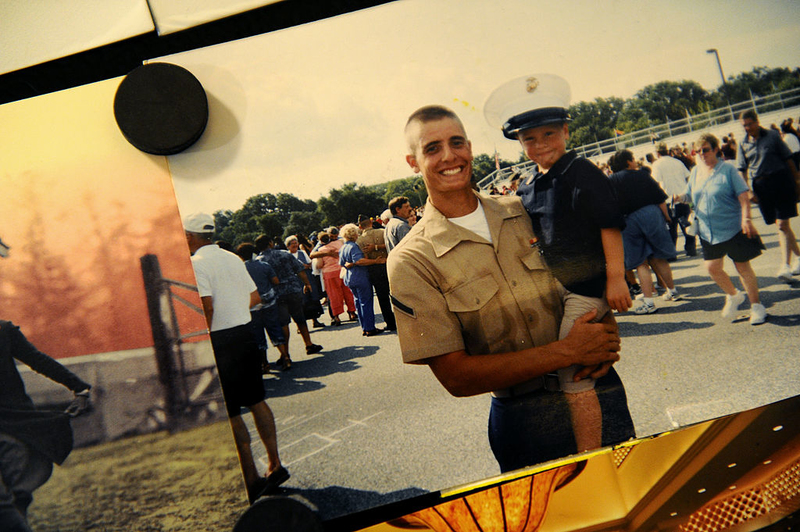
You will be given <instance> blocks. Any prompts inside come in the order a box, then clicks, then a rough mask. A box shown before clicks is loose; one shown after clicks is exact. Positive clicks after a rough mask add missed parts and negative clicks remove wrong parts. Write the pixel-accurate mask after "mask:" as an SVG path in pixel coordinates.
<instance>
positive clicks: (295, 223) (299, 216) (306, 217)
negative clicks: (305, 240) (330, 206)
mask: <svg viewBox="0 0 800 532" xmlns="http://www.w3.org/2000/svg"><path fill="white" fill-rule="evenodd" d="M324 220H325V215H324V214H322V213H321V212H320V211H314V212H306V211H294V212H293V213H292V214H291V216H290V217H289V222H288V223H287V224H286V225H285V226H284V228H283V237H284V238H286V237H287V236H289V235H310V234H311V233H313V232H315V231H319V230H320V229H322V228H323V226H324V224H323V222H324Z"/></svg>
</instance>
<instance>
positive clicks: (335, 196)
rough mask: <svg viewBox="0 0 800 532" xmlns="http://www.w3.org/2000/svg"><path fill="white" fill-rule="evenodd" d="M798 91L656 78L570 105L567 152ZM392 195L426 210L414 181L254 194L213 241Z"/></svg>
mask: <svg viewBox="0 0 800 532" xmlns="http://www.w3.org/2000/svg"><path fill="white" fill-rule="evenodd" d="M795 87H800V68H796V69H794V70H790V69H788V68H767V67H757V68H754V69H753V70H752V72H743V73H740V74H738V75H736V76H731V77H729V78H728V80H727V83H726V84H725V85H724V86H722V87H720V88H719V89H717V90H715V91H710V92H709V91H706V90H705V89H703V87H701V86H700V84H699V83H697V82H695V81H686V80H683V81H660V82H658V83H655V84H653V85H648V86H646V87H644V88H643V89H641V90H640V91H639V92H637V93H636V94H635V95H634V96H633V97H631V98H628V99H627V100H624V99H622V98H617V97H613V96H612V97H610V98H596V99H595V100H594V101H591V102H578V103H576V104H574V105H572V106H570V109H569V110H570V114H571V115H572V118H573V121H572V122H571V124H570V142H569V144H570V147H576V146H581V145H584V144H589V143H592V142H596V141H599V140H604V139H608V138H613V137H614V135H615V130H616V131H620V132H625V133H627V132H631V131H635V130H639V129H644V128H647V127H650V126H654V125H658V124H663V123H665V122H666V121H667V120H670V121H675V120H680V119H682V118H686V113H687V112H688V113H690V114H699V113H703V112H705V111H708V110H710V109H714V108H717V107H722V106H725V105H727V104H729V103H737V102H741V101H745V100H748V99H749V98H750V97H751V94H753V95H757V96H765V95H768V94H771V93H774V92H780V91H784V90H788V89H792V88H795ZM525 160H526V159H525V155H524V154H523V153H522V151H521V150H520V157H519V159H518V160H516V161H508V160H505V159H498V160H497V161H496V160H495V157H494V155H489V154H485V153H482V154H478V155H476V156H475V158H474V160H473V180H474V181H475V182H477V181H480V180H481V179H483V178H484V177H486V176H487V175H489V174H490V173H492V172H493V171H495V169H496V168H497V164H498V163H499V166H500V167H501V168H506V167H508V166H512V165H514V164H518V163H521V162H524V161H525ZM395 196H406V197H408V198H409V199H410V200H411V204H412V205H414V206H418V205H424V204H425V200H426V199H427V197H428V193H427V191H426V190H425V185H424V183H423V181H422V177H420V176H410V177H405V178H402V179H395V180H393V181H389V182H387V183H381V184H378V185H371V186H363V185H358V184H356V183H348V184H346V185H343V186H342V187H340V188H334V189H331V190H330V192H329V193H328V195H327V196H325V197H322V198H320V199H319V201H317V202H314V201H312V200H301V199H299V198H297V197H296V196H294V195H293V194H288V193H280V194H270V193H266V194H258V195H256V196H253V197H251V198H249V199H248V200H247V201H246V202H245V204H244V205H243V206H242V207H241V208H240V209H239V210H237V211H231V210H224V211H217V212H215V213H214V219H215V221H216V225H217V233H216V235H215V237H216V238H218V239H221V240H225V241H227V242H230V243H231V244H233V245H238V244H239V243H241V242H246V241H251V242H252V241H253V239H255V238H256V237H257V236H258V235H259V234H262V233H264V234H267V235H271V236H274V237H280V238H284V237H286V236H289V235H293V234H305V235H308V234H310V233H312V232H314V231H318V230H320V229H322V228H323V227H327V226H330V225H337V226H338V225H342V224H344V223H347V222H355V221H356V219H357V218H358V215H359V214H363V215H365V216H377V215H378V214H380V213H381V212H383V211H384V210H385V209H386V205H387V203H388V202H389V200H390V199H391V198H393V197H395Z"/></svg>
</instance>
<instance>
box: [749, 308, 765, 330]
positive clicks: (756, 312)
mask: <svg viewBox="0 0 800 532" xmlns="http://www.w3.org/2000/svg"><path fill="white" fill-rule="evenodd" d="M765 321H767V309H765V308H764V305H762V304H761V303H753V304H752V305H750V325H761V324H762V323H764V322H765Z"/></svg>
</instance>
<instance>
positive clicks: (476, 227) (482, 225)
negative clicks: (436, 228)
mask: <svg viewBox="0 0 800 532" xmlns="http://www.w3.org/2000/svg"><path fill="white" fill-rule="evenodd" d="M448 220H450V221H451V222H453V223H454V224H456V225H458V226H460V227H463V228H464V229H466V230H467V231H472V232H473V233H475V234H476V235H478V236H481V237H483V238H485V239H486V240H487V241H489V242H490V243H491V242H492V233H491V232H490V231H489V222H488V221H487V220H486V213H485V212H484V211H483V205H481V202H480V201H479V202H478V208H477V209H475V210H474V211H472V212H471V213H469V214H467V215H466V216H459V217H458V218H448Z"/></svg>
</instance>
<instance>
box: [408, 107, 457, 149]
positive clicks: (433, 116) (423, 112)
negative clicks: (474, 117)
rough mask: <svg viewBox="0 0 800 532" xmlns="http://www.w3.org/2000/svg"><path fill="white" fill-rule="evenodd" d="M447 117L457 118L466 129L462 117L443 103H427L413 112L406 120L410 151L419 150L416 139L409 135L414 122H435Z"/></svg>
mask: <svg viewBox="0 0 800 532" xmlns="http://www.w3.org/2000/svg"><path fill="white" fill-rule="evenodd" d="M445 118H450V119H452V120H455V121H456V122H458V123H459V124H460V125H461V129H464V124H462V123H461V119H460V118H458V115H456V114H455V113H454V112H453V110H452V109H448V108H447V107H445V106H443V105H426V106H425V107H420V108H419V109H417V110H416V111H414V112H413V113H411V116H409V117H408V120H407V121H406V127H405V130H404V131H405V134H406V141H407V142H408V150H409V153H411V154H413V153H415V152H416V151H417V145H416V144H415V140H414V139H411V138H409V136H408V131H409V129H410V128H411V125H412V124H415V123H420V124H426V123H428V122H435V121H436V120H442V119H445Z"/></svg>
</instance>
